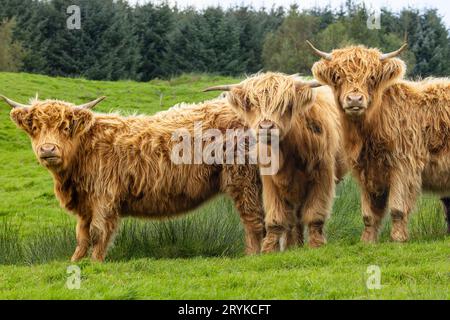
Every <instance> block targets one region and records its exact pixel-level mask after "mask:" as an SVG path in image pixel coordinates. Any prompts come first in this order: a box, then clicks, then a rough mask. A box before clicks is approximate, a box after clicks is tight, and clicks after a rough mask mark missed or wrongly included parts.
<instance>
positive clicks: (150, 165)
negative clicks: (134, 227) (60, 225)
mask: <svg viewBox="0 0 450 320" xmlns="http://www.w3.org/2000/svg"><path fill="white" fill-rule="evenodd" d="M4 100H5V101H6V102H7V103H8V104H9V105H10V106H12V107H13V109H12V111H11V118H12V120H13V121H14V122H15V123H16V124H17V126H18V127H19V128H21V129H23V130H25V131H26V133H27V134H28V135H29V137H30V138H31V141H32V146H33V150H34V152H35V154H36V157H37V158H38V160H39V162H40V163H41V164H42V165H43V166H45V167H46V168H47V169H48V170H49V171H50V173H51V174H52V176H53V179H54V190H55V194H56V197H57V198H58V199H59V201H60V203H61V206H62V207H64V208H65V209H67V210H69V211H71V212H73V213H75V214H76V216H77V220H78V224H77V227H76V237H77V247H76V250H75V253H74V254H73V256H72V260H73V261H77V260H79V259H81V258H83V257H84V256H85V255H86V254H87V251H88V249H89V247H90V246H92V247H93V251H92V258H93V259H94V260H99V261H103V260H104V258H105V255H106V250H107V246H108V244H109V242H110V241H111V238H112V236H113V234H114V233H115V231H116V230H117V227H118V224H119V220H120V218H121V217H124V216H140V217H145V218H165V217H173V216H175V215H178V214H181V213H184V212H186V211H188V210H191V209H194V208H196V207H197V206H199V205H200V204H202V203H203V202H205V201H206V200H208V199H210V198H211V197H213V196H214V195H216V194H218V193H220V192H223V193H225V194H227V195H229V196H230V197H231V198H232V199H233V200H234V202H235V205H236V207H237V209H238V211H239V213H240V216H241V220H242V222H243V224H244V227H245V231H246V246H247V252H248V253H257V252H259V251H260V246H261V242H262V239H263V237H264V213H263V209H262V205H261V200H260V198H261V182H260V179H259V173H258V167H257V166H256V165H237V164H236V165H233V164H230V165H220V164H212V165H207V164H175V163H173V162H172V161H171V151H172V149H173V147H174V144H175V143H178V141H174V140H173V139H172V133H173V132H174V131H175V130H177V129H181V128H183V129H186V130H188V131H189V132H192V131H193V128H194V123H200V121H201V123H202V125H203V128H204V129H207V128H214V129H218V130H222V131H223V130H226V129H227V128H235V127H243V124H242V122H241V121H240V120H239V118H238V116H237V115H236V113H235V112H234V111H233V109H232V108H230V106H229V105H228V104H227V103H226V100H216V101H211V102H205V103H203V104H199V105H192V106H185V107H183V108H179V109H177V110H172V111H170V112H164V113H162V114H159V115H155V116H143V115H137V116H128V117H124V116H120V115H117V114H100V113H94V112H92V111H91V110H89V109H90V108H92V107H94V106H95V105H96V104H97V103H99V102H100V101H101V100H102V99H101V98H100V99H97V100H95V101H93V102H91V103H88V104H85V105H82V106H75V105H72V104H70V103H67V102H62V101H54V100H46V101H33V102H32V103H31V105H29V106H28V105H21V104H19V103H17V102H14V101H12V100H10V99H7V98H4Z"/></svg>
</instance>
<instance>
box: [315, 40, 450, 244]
mask: <svg viewBox="0 0 450 320" xmlns="http://www.w3.org/2000/svg"><path fill="white" fill-rule="evenodd" d="M309 44H310V46H311V47H312V49H313V50H314V52H315V53H316V54H317V55H318V56H319V57H321V58H322V59H321V60H320V61H318V62H316V63H315V64H314V66H313V68H312V71H313V74H314V76H315V78H316V79H317V80H318V81H319V82H321V83H323V84H327V85H329V86H330V87H331V88H332V89H333V91H334V95H335V100H336V104H337V105H338V106H339V110H340V114H341V118H342V126H343V133H344V141H345V149H346V154H347V155H348V157H349V161H350V164H351V167H352V170H353V173H354V176H355V177H356V179H357V181H358V183H359V185H360V187H361V203H362V215H363V220H364V225H365V229H364V232H363V234H362V240H363V241H365V242H374V241H376V240H377V237H378V233H379V228H380V224H381V221H382V219H383V217H384V215H385V214H386V212H387V211H388V210H389V211H390V214H391V219H392V229H391V238H392V239H393V240H394V241H399V242H403V241H407V240H408V237H409V236H408V228H407V223H408V218H409V215H410V213H411V211H412V210H413V208H414V206H415V203H416V200H417V198H418V196H419V195H420V193H421V191H422V190H423V191H428V192H432V193H434V194H437V195H440V196H448V195H449V194H450V80H449V79H446V78H442V79H431V78H430V79H425V80H423V81H418V82H412V81H406V80H404V79H403V78H404V74H405V70H406V65H405V63H404V62H403V61H402V60H401V59H399V58H397V56H398V55H399V54H400V53H401V52H402V51H403V50H404V49H405V48H406V44H404V45H403V46H402V47H401V48H400V49H398V50H396V51H394V52H391V53H382V52H381V51H380V50H378V49H372V48H366V47H364V46H351V47H347V48H343V49H336V50H334V51H332V52H331V53H328V52H323V51H320V50H318V49H317V48H315V47H314V46H313V45H312V44H311V43H309ZM448 200H449V199H447V198H444V199H443V202H444V205H445V207H446V214H447V220H448V219H449V217H450V216H449V210H448V204H449V201H448ZM449 232H450V227H449Z"/></svg>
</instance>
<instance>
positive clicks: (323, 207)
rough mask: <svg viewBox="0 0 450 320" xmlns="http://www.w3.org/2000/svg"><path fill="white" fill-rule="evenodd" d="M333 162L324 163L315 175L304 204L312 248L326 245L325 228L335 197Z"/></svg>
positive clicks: (304, 214)
mask: <svg viewBox="0 0 450 320" xmlns="http://www.w3.org/2000/svg"><path fill="white" fill-rule="evenodd" d="M332 163H333V162H332V161H324V162H323V164H322V165H321V166H320V167H319V168H317V170H316V171H315V174H313V179H312V182H310V185H309V188H308V192H307V194H306V197H305V201H304V203H303V212H302V221H303V223H304V224H305V225H306V226H307V227H308V240H309V246H310V247H313V248H315V247H320V246H322V245H323V244H325V243H326V238H325V233H324V226H325V222H326V220H327V218H328V216H329V215H330V212H331V208H332V205H333V199H334V195H335V185H336V184H335V176H334V166H333V165H328V164H332Z"/></svg>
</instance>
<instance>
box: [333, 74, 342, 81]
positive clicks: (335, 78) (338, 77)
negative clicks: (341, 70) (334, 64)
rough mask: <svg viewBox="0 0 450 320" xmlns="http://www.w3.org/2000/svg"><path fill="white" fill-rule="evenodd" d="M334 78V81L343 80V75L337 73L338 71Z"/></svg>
mask: <svg viewBox="0 0 450 320" xmlns="http://www.w3.org/2000/svg"><path fill="white" fill-rule="evenodd" d="M333 78H334V79H333V80H334V82H339V81H341V76H340V75H339V74H337V73H335V74H334V77H333Z"/></svg>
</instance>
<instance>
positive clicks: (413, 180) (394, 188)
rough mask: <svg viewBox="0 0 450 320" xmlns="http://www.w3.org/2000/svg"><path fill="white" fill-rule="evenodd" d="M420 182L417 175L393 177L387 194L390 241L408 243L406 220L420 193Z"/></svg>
mask: <svg viewBox="0 0 450 320" xmlns="http://www.w3.org/2000/svg"><path fill="white" fill-rule="evenodd" d="M420 186H421V181H420V178H419V177H418V175H413V174H409V175H408V176H405V177H402V176H400V175H399V176H396V175H393V178H392V183H391V191H390V193H389V208H390V210H391V218H392V229H391V239H392V240H393V241H397V242H405V241H408V238H409V235H408V218H409V214H410V213H411V211H412V209H413V207H414V205H415V202H416V200H417V197H418V195H419V192H420Z"/></svg>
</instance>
